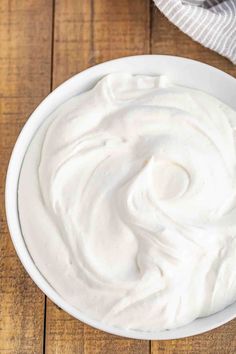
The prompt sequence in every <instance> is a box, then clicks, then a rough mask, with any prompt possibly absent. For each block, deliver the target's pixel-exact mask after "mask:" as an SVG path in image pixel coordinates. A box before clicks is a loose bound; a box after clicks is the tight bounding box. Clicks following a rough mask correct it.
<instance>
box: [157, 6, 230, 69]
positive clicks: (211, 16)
mask: <svg viewBox="0 0 236 354" xmlns="http://www.w3.org/2000/svg"><path fill="white" fill-rule="evenodd" d="M154 2H155V4H156V6H157V7H158V8H159V9H160V10H161V11H162V12H163V13H164V15H165V16H166V17H167V18H168V19H169V20H170V21H171V22H173V23H174V24H175V25H176V26H178V27H179V28H180V29H181V30H182V31H183V32H185V33H186V34H188V35H189V36H190V37H192V38H193V39H194V40H195V41H197V42H200V43H201V44H203V45H204V46H205V47H207V48H210V49H213V50H215V51H216V52H218V53H220V54H221V55H224V56H225V57H227V58H229V59H230V60H231V61H232V62H233V63H234V64H236V0H205V1H204V0H154Z"/></svg>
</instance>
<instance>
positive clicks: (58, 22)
mask: <svg viewBox="0 0 236 354" xmlns="http://www.w3.org/2000/svg"><path fill="white" fill-rule="evenodd" d="M148 51H149V2H148V1H146V0H136V1H130V0H121V1H119V2H117V1H115V0H96V1H92V0H91V1H83V0H80V1H78V0H63V1H62V0H61V1H60V0H58V1H57V2H56V6H55V33H54V61H53V63H54V65H53V87H56V86H57V85H58V84H59V83H61V82H62V81H64V80H65V79H67V78H68V77H70V76H71V75H73V74H75V73H77V72H79V71H81V70H83V69H85V68H86V67H89V66H92V65H94V64H96V63H99V62H102V61H105V60H108V59H112V58H117V57H120V56H125V55H134V54H141V53H148ZM46 353H47V354H54V353H58V354H59V353H71V354H72V353H76V354H79V353H86V354H99V353H101V354H113V353H119V354H121V353H130V354H131V353H139V354H147V353H149V342H148V341H135V340H129V339H125V338H121V337H116V336H112V335H109V334H106V333H104V332H102V331H98V330H95V329H93V328H91V327H89V326H86V325H84V324H82V323H81V322H79V321H77V320H75V319H73V318H72V317H71V316H69V315H68V314H66V313H65V312H64V311H62V310H60V309H58V307H57V306H55V305H54V304H53V303H52V302H51V301H47V316H46Z"/></svg>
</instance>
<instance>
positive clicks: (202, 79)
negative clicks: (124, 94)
mask: <svg viewBox="0 0 236 354" xmlns="http://www.w3.org/2000/svg"><path fill="white" fill-rule="evenodd" d="M117 71H123V72H124V71H125V72H129V73H133V74H146V75H160V74H166V75H167V76H168V77H169V78H170V80H172V82H174V83H177V84H179V85H184V86H188V87H191V88H195V89H200V90H202V91H205V92H207V93H209V94H211V95H214V96H216V97H217V98H219V99H220V100H222V101H224V102H225V103H227V104H228V105H230V106H231V107H232V108H234V109H235V110H236V79H234V78H233V77H231V76H229V75H228V74H226V73H224V72H222V71H220V70H218V69H215V68H213V67H211V66H209V65H206V64H203V63H200V62H197V61H193V60H189V59H185V58H179V57H171V56H164V55H141V56H133V57H127V58H120V59H116V60H112V61H108V62H105V63H103V64H100V65H97V66H94V67H92V68H90V69H87V70H85V71H83V72H81V73H80V74H77V75H75V76H73V77H72V78H71V79H69V80H68V81H66V82H64V83H63V84H62V85H60V86H59V87H58V88H57V89H56V90H55V91H53V92H52V93H51V94H50V95H49V96H47V97H46V98H45V99H44V101H43V102H42V103H41V104H40V105H39V106H38V107H37V108H36V110H35V111H34V112H33V113H32V115H31V116H30V118H29V119H28V121H27V123H26V124H25V126H24V128H23V129H22V131H21V133H20V135H19V137H18V139H17V142H16V144H15V147H14V150H13V152H12V156H11V159H10V163H9V167H8V172H7V180H6V199H5V200H6V213H7V221H8V226H9V230H10V234H11V238H12V241H13V243H14V246H15V249H16V252H17V254H18V256H19V258H20V260H21V262H22V264H23V266H24V267H25V269H26V271H27V272H28V274H29V275H30V276H31V278H32V279H33V280H34V282H35V283H36V284H37V285H38V287H39V288H40V289H41V290H42V291H43V292H44V293H45V294H46V295H47V296H48V297H49V298H50V299H51V300H52V301H53V302H55V303H56V304H57V305H58V306H59V307H60V308H62V309H63V310H65V311H66V312H68V313H69V314H71V315H72V316H74V317H75V318H77V319H79V320H81V321H83V322H85V323H87V324H89V325H91V326H93V327H96V328H98V329H101V330H103V331H106V332H109V333H113V334H116V335H120V336H124V337H129V338H137V339H175V338H182V337H187V336H191V335H195V334H199V333H203V332H206V331H209V330H211V329H213V328H216V327H218V326H220V325H222V324H224V323H226V322H228V321H230V320H232V319H233V318H235V317H236V302H235V303H234V304H232V305H231V306H228V307H227V308H226V309H224V310H223V311H220V312H218V313H216V314H214V315H211V316H208V317H204V318H199V319H197V320H195V321H193V322H192V323H189V324H188V325H186V326H184V327H181V328H177V329H173V330H168V331H162V332H160V331H159V332H144V331H134V330H122V329H117V328H114V327H111V326H108V325H104V324H101V323H99V322H97V321H94V320H92V319H90V318H89V317H87V316H86V315H84V314H82V313H81V312H80V311H79V310H77V309H75V308H74V307H72V306H71V305H69V304H68V303H67V302H66V301H65V300H64V299H62V297H61V296H60V295H59V294H58V293H57V292H56V291H55V290H54V289H53V288H52V286H51V285H50V284H49V283H48V282H47V280H46V279H45V278H44V277H43V275H42V274H41V273H40V272H39V270H38V269H37V267H36V265H35V264H34V262H33V260H32V258H31V256H30V254H29V251H28V250H27V247H26V245H25V242H24V238H23V235H22V233H21V227H20V221H19V215H18V202H17V190H18V179H19V174H20V170H21V165H22V161H23V158H24V155H25V152H26V150H27V147H28V146H29V144H30V142H31V140H32V138H33V136H34V134H35V132H36V131H37V129H38V128H39V126H40V125H41V124H42V122H43V121H44V120H45V119H46V118H47V117H48V116H49V114H50V113H51V112H52V111H53V110H54V109H55V108H57V107H58V106H59V105H61V104H62V103H63V102H64V101H66V100H67V99H69V98H70V97H71V96H74V95H76V94H78V93H81V92H83V91H86V90H88V89H90V88H91V87H92V86H94V84H95V83H96V82H97V81H98V80H99V79H100V78H102V77H103V76H104V75H106V74H108V73H111V72H117ZM222 291H224V289H222Z"/></svg>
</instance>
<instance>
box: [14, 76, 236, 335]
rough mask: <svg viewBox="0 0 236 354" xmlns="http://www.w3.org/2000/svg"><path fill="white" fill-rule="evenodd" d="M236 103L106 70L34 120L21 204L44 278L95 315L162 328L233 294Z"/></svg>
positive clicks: (219, 305)
mask: <svg viewBox="0 0 236 354" xmlns="http://www.w3.org/2000/svg"><path fill="white" fill-rule="evenodd" d="M235 127H236V113H235V112H234V111H233V110H232V109H231V108H229V107H228V106H226V105H225V104H223V103H222V102H220V101H219V100H217V99H216V98H214V97H211V96H209V95H207V94H205V93H203V92H200V91H197V90H193V89H188V88H184V87H178V86H174V85H171V84H170V83H168V80H167V79H166V78H165V77H151V76H150V77H149V76H132V75H129V74H125V73H124V74H123V73H119V74H110V75H108V76H106V77H104V78H103V79H102V80H101V81H99V82H98V84H97V85H96V86H95V87H94V88H93V89H91V90H90V91H88V92H85V93H83V94H81V95H78V96H75V97H73V98H71V99H70V100H69V101H67V102H66V103H64V104H62V105H61V106H60V107H59V108H58V109H57V110H56V111H55V112H53V113H52V114H51V116H50V117H48V119H47V120H46V121H45V123H44V124H43V125H42V126H41V128H40V129H39V130H38V132H37V134H36V135H35V137H34V138H33V140H32V143H31V145H30V146H29V149H28V151H27V153H26V156H25V159H24V162H23V166H22V171H21V175H20V180H19V196H18V202H19V215H20V222H21V227H22V232H23V235H24V238H25V241H26V244H27V247H28V249H29V251H30V254H31V256H32V258H33V260H34V262H35V264H36V266H37V267H38V269H39V270H40V272H41V273H42V274H43V275H44V277H45V278H46V279H47V281H48V282H49V283H50V284H51V285H52V286H53V287H54V289H55V290H56V291H57V292H58V293H59V294H60V295H61V296H62V297H63V298H64V299H65V300H66V301H67V302H68V303H70V304H71V305H73V306H74V307H76V308H77V309H79V310H80V311H81V312H82V313H83V314H85V315H87V316H89V317H90V318H92V319H94V320H98V321H100V322H104V323H106V324H109V325H112V326H116V327H119V328H123V329H136V330H147V331H154V330H164V329H170V328H175V327H178V326H182V325H184V324H187V323H189V322H191V321H192V320H194V319H195V318H197V317H201V316H207V315H210V314H212V313H215V312H217V311H219V310H221V309H223V308H225V307H226V306H227V305H229V304H231V303H232V302H234V301H235V299H236V268H235V259H236V208H235V207H236V145H235Z"/></svg>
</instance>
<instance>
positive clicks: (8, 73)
mask: <svg viewBox="0 0 236 354" xmlns="http://www.w3.org/2000/svg"><path fill="white" fill-rule="evenodd" d="M51 18H52V6H51V1H49V0H40V1H33V0H32V1H25V0H23V1H17V0H15V1H10V0H9V1H7V0H6V1H5V0H3V1H1V2H0V152H1V163H0V199H1V203H0V216H1V238H0V241H1V242H0V247H1V250H0V353H10V354H21V353H22V354H23V353H24V354H25V353H41V351H42V345H43V323H44V295H43V294H42V293H41V291H40V290H39V289H38V288H37V287H36V286H35V285H34V283H33V282H32V280H31V279H30V278H29V276H28V275H27V274H26V272H25V271H24V270H23V268H22V266H21V264H20V261H19V260H18V258H17V256H16V253H15V251H14V248H13V245H12V242H11V240H10V236H9V233H8V230H7V225H6V220H5V214H4V196H3V194H4V183H5V173H6V168H7V163H8V160H9V157H10V153H11V150H12V147H13V145H14V143H15V140H16V137H17V135H18V133H19V131H20V129H21V127H22V125H23V124H24V122H25V121H26V119H27V117H28V115H29V114H30V112H31V111H32V110H33V109H34V107H35V106H36V105H37V104H38V103H39V102H40V101H41V99H42V98H43V97H44V96H45V95H46V94H47V93H48V92H49V90H50V66H51Z"/></svg>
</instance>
